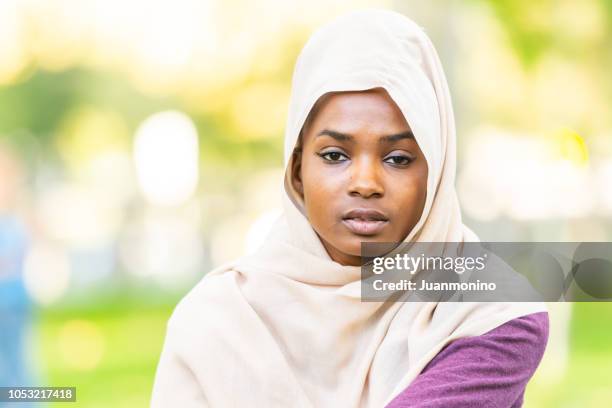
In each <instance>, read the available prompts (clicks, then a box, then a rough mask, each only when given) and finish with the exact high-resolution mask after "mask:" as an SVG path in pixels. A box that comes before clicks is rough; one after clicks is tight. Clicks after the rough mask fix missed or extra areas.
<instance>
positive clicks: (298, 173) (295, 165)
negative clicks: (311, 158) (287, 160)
mask: <svg viewBox="0 0 612 408" xmlns="http://www.w3.org/2000/svg"><path fill="white" fill-rule="evenodd" d="M291 184H292V186H293V189H294V190H295V191H297V192H298V193H299V195H300V197H302V200H303V199H304V184H303V183H302V148H301V146H297V147H296V148H295V149H293V156H292V158H291Z"/></svg>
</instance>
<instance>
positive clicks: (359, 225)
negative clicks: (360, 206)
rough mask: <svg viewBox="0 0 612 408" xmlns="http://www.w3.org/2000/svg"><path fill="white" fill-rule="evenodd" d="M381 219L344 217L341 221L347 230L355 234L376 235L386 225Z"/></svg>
mask: <svg viewBox="0 0 612 408" xmlns="http://www.w3.org/2000/svg"><path fill="white" fill-rule="evenodd" d="M387 222H388V221H383V220H362V219H359V218H346V219H343V220H342V223H343V224H344V225H345V226H346V228H348V229H349V231H351V232H353V233H355V234H357V235H376V234H378V233H379V232H380V231H382V229H383V228H384V227H385V225H387Z"/></svg>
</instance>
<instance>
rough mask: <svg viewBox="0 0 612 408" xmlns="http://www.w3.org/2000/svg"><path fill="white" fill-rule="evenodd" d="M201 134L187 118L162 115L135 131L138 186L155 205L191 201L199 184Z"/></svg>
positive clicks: (181, 114)
mask: <svg viewBox="0 0 612 408" xmlns="http://www.w3.org/2000/svg"><path fill="white" fill-rule="evenodd" d="M198 152H199V149H198V134H197V130H196V128H195V126H194V124H193V122H192V121H191V119H189V117H188V116H186V115H185V114H183V113H181V112H176V111H169V112H160V113H156V114H154V115H152V116H151V117H149V118H147V119H146V120H145V121H144V122H143V123H142V124H141V125H140V127H139V128H138V130H137V131H136V136H135V140H134V163H135V165H136V173H137V176H138V182H139V185H140V188H141V189H142V192H143V193H144V195H145V197H146V198H147V199H148V200H150V201H151V203H153V204H158V205H177V204H180V203H183V202H185V201H186V200H187V199H189V198H190V197H191V196H192V195H193V193H194V191H195V189H196V187H197V184H198V177H199V171H198V169H199V167H198Z"/></svg>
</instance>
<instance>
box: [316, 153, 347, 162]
mask: <svg viewBox="0 0 612 408" xmlns="http://www.w3.org/2000/svg"><path fill="white" fill-rule="evenodd" d="M319 156H321V157H322V158H323V159H325V160H327V161H331V162H339V161H346V160H348V158H347V157H346V155H345V154H343V153H340V152H327V153H320V154H319Z"/></svg>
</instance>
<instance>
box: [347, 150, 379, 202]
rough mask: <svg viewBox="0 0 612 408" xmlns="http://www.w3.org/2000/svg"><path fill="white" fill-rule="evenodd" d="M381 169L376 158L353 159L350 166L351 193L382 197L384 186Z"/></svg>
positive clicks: (353, 194)
mask: <svg viewBox="0 0 612 408" xmlns="http://www.w3.org/2000/svg"><path fill="white" fill-rule="evenodd" d="M381 170H382V169H380V166H379V165H378V163H377V162H376V159H375V158H363V159H359V160H355V159H353V162H352V163H351V166H350V172H351V174H350V180H349V186H348V193H349V195H351V196H361V197H364V198H369V197H382V196H383V194H384V188H383V184H382V180H381V174H380V173H381Z"/></svg>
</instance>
